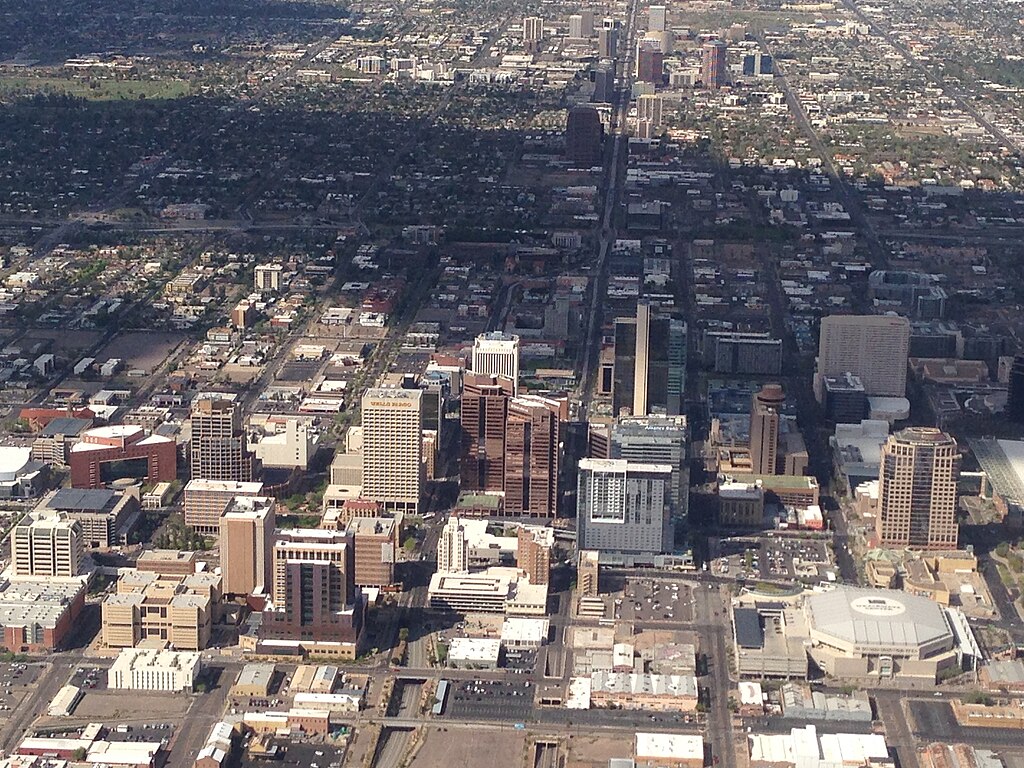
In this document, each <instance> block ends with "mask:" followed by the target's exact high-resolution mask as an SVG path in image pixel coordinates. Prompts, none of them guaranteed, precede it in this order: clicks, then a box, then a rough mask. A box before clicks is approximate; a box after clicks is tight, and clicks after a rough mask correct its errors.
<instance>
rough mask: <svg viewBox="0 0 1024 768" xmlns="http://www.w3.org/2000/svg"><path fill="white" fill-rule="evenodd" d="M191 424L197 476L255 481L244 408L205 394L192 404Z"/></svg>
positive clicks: (193, 466) (194, 474)
mask: <svg viewBox="0 0 1024 768" xmlns="http://www.w3.org/2000/svg"><path fill="white" fill-rule="evenodd" d="M191 427H192V478H193V479H201V480H227V481H233V482H236V483H247V482H249V481H251V480H252V477H253V457H252V454H251V453H250V452H249V446H248V445H247V440H246V436H245V430H244V429H242V411H241V408H239V407H238V406H237V405H236V404H235V403H234V402H232V401H231V400H230V399H227V398H220V397H202V398H200V399H199V400H197V401H196V402H195V403H194V404H193V405H192V418H191Z"/></svg>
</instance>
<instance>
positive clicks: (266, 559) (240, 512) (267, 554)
mask: <svg viewBox="0 0 1024 768" xmlns="http://www.w3.org/2000/svg"><path fill="white" fill-rule="evenodd" d="M275 506H276V505H275V503H274V500H273V499H270V498H266V497H262V496H238V497H236V498H235V499H234V500H233V501H232V502H231V504H230V506H229V507H228V508H227V510H226V511H225V512H224V514H223V516H221V518H220V569H221V576H222V578H223V584H222V589H223V592H224V594H225V595H250V594H253V593H263V594H269V592H270V583H271V548H272V547H273V543H274V527H275V525H276V514H275Z"/></svg>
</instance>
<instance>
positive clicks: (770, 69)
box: [743, 51, 775, 77]
mask: <svg viewBox="0 0 1024 768" xmlns="http://www.w3.org/2000/svg"><path fill="white" fill-rule="evenodd" d="M774 73H775V64H774V62H773V61H772V57H771V56H770V55H768V54H767V53H761V52H760V51H758V52H757V53H748V54H747V55H746V56H744V57H743V74H744V75H746V76H748V77H751V76H753V77H770V76H771V75H773V74H774Z"/></svg>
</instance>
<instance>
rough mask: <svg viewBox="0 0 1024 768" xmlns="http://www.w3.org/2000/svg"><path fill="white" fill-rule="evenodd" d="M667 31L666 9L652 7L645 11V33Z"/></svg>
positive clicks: (661, 6)
mask: <svg viewBox="0 0 1024 768" xmlns="http://www.w3.org/2000/svg"><path fill="white" fill-rule="evenodd" d="M666 29H668V9H667V8H666V7H665V6H664V5H652V6H651V7H650V8H648V9H647V31H648V32H664V31H665V30H666Z"/></svg>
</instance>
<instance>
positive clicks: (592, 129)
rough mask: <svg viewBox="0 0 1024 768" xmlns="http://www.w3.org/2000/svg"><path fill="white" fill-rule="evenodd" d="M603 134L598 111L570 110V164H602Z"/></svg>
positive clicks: (567, 144)
mask: <svg viewBox="0 0 1024 768" xmlns="http://www.w3.org/2000/svg"><path fill="white" fill-rule="evenodd" d="M601 31H602V32H603V31H604V30H601ZM603 134H604V128H603V127H602V126H601V116H600V115H598V114H597V110H596V109H594V108H593V107H582V106H581V107H573V108H572V109H570V110H569V118H568V120H567V121H566V125H565V152H566V155H567V156H568V158H569V162H570V163H573V164H574V165H579V166H586V167H590V166H593V165H598V164H600V162H601V138H602V136H603Z"/></svg>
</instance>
